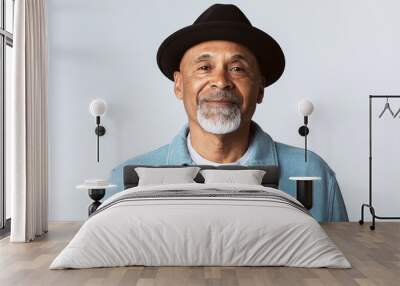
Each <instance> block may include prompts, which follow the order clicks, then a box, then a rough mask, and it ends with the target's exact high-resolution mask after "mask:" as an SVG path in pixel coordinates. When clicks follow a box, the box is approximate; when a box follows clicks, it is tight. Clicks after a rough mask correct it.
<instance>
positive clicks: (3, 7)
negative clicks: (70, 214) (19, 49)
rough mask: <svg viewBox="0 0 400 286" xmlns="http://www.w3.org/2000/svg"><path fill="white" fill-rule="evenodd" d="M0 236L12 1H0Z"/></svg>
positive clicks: (4, 217) (5, 220)
mask: <svg viewBox="0 0 400 286" xmlns="http://www.w3.org/2000/svg"><path fill="white" fill-rule="evenodd" d="M0 26H1V27H0V63H1V67H0V236H2V235H3V234H4V233H5V232H9V226H10V217H11V212H10V194H8V193H6V188H5V168H4V166H5V162H4V161H5V154H6V153H5V139H6V138H5V104H6V102H5V98H6V95H7V94H8V93H10V92H11V68H12V65H13V60H12V47H13V32H14V0H0Z"/></svg>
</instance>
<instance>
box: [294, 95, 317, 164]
mask: <svg viewBox="0 0 400 286" xmlns="http://www.w3.org/2000/svg"><path fill="white" fill-rule="evenodd" d="M297 110H298V112H299V113H300V115H302V116H303V117H304V125H303V126H301V127H300V128H299V134H300V135H301V136H304V161H305V162H307V135H308V133H310V130H309V129H308V127H307V124H308V116H309V115H310V114H311V113H312V112H313V110H314V105H313V104H312V102H311V101H309V100H307V99H303V100H301V101H299V103H298V104H297Z"/></svg>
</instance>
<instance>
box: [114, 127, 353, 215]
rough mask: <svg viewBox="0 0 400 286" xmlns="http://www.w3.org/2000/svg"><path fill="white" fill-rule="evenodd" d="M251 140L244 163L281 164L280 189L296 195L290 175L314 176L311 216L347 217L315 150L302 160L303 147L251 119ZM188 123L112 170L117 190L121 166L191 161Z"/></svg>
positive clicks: (327, 169) (120, 187) (332, 176)
mask: <svg viewBox="0 0 400 286" xmlns="http://www.w3.org/2000/svg"><path fill="white" fill-rule="evenodd" d="M251 126H252V128H253V131H254V132H253V137H252V140H253V141H252V142H251V144H249V148H251V150H249V153H250V154H249V158H248V160H247V161H246V166H252V165H275V166H279V168H280V179H279V189H280V190H282V191H284V192H285V193H287V194H289V195H292V196H294V197H295V196H296V183H295V182H294V181H291V180H289V177H291V176H296V177H302V176H316V177H321V180H318V181H314V194H313V196H314V203H313V208H312V209H311V214H312V216H313V217H314V218H315V219H316V220H318V221H320V222H322V221H348V216H347V211H346V207H345V204H344V201H343V197H342V194H341V191H340V188H339V185H338V182H337V180H336V176H335V173H334V172H333V171H332V169H331V168H330V167H329V166H328V164H327V163H326V162H325V161H324V160H323V159H322V158H321V157H320V156H318V155H317V154H316V153H314V152H312V151H308V154H307V162H305V161H304V149H302V148H297V147H294V146H290V145H286V144H283V143H279V142H275V141H274V140H272V138H271V136H269V135H268V134H267V133H266V132H264V131H263V130H262V129H261V127H260V126H259V125H258V124H257V123H256V122H254V121H251ZM188 132H189V124H188V123H185V125H184V126H183V128H182V129H181V130H180V132H179V133H178V134H177V135H176V136H175V137H174V138H173V140H172V142H171V143H169V144H166V145H163V146H161V147H159V148H157V149H155V150H153V151H150V152H147V153H145V154H142V155H138V156H136V157H134V158H132V159H129V160H126V161H125V162H123V163H121V164H119V165H118V166H117V167H115V168H114V169H113V170H112V173H111V178H110V180H111V182H112V183H113V184H116V185H117V186H118V188H117V190H116V191H122V190H123V167H124V166H125V165H139V164H142V165H183V164H187V165H194V164H195V163H194V162H193V160H192V158H191V156H190V154H189V151H188V148H187V141H186V140H187V135H188Z"/></svg>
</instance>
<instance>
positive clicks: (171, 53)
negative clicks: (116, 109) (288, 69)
mask: <svg viewBox="0 0 400 286" xmlns="http://www.w3.org/2000/svg"><path fill="white" fill-rule="evenodd" d="M157 63H158V66H159V68H160V69H161V71H162V72H163V74H164V75H165V76H167V77H168V78H169V79H171V80H173V81H174V92H175V96H176V97H177V98H178V99H179V100H182V102H183V105H184V108H185V110H186V113H187V116H188V123H186V124H185V125H184V126H183V128H182V129H181V131H180V132H179V134H178V135H176V136H175V137H174V139H173V140H172V142H171V143H170V144H166V145H164V146H161V147H160V148H158V149H156V150H153V151H151V152H148V153H146V154H142V155H139V156H136V157H134V158H132V159H130V160H127V161H125V162H123V163H122V164H120V165H119V166H117V167H116V168H114V169H113V171H112V177H111V180H112V182H113V183H114V184H117V185H118V186H119V190H122V185H123V182H122V173H123V167H124V166H125V165H130V164H132V165H134V164H144V165H245V166H249V165H278V166H279V167H280V173H281V175H280V180H279V188H280V189H281V190H282V191H284V192H286V193H289V194H291V195H295V184H294V183H293V182H291V181H289V177H290V176H319V177H321V178H322V180H320V181H316V182H315V193H314V200H315V202H314V207H313V209H312V211H311V212H312V215H313V216H314V217H315V218H316V219H317V220H319V221H343V220H348V217H347V212H346V208H345V205H344V202H343V198H342V195H341V192H340V189H339V186H338V183H337V181H336V178H335V173H334V172H333V171H332V170H331V169H330V168H329V166H328V165H327V164H326V163H325V162H324V160H323V159H322V158H321V157H319V156H318V155H317V154H315V153H313V152H310V155H309V159H308V162H307V163H305V162H304V157H303V154H304V153H303V152H304V150H302V149H300V148H296V147H293V146H289V145H285V144H282V143H279V142H274V141H273V139H272V138H271V137H270V136H269V135H268V134H267V133H265V132H264V131H263V130H262V129H261V127H260V126H259V125H258V124H257V123H256V122H254V121H253V120H252V117H253V114H254V112H255V110H256V105H257V104H260V103H262V100H263V96H264V88H265V87H267V86H269V85H271V84H272V83H274V82H275V81H277V80H278V79H279V77H280V76H281V74H282V73H283V70H284V66H285V58H284V54H283V52H282V50H281V48H280V46H279V44H278V43H277V42H276V41H275V40H274V39H273V38H272V37H270V36H269V35H268V34H266V33H265V32H263V31H262V30H259V29H257V28H255V27H253V26H252V25H251V23H250V21H249V20H248V19H247V17H246V16H245V15H244V14H243V12H242V11H241V10H240V9H239V8H238V7H236V6H234V5H224V4H215V5H212V6H211V7H209V8H208V9H207V10H206V11H204V12H203V13H202V14H201V15H200V16H199V17H198V18H197V20H196V21H195V22H194V23H193V25H190V26H187V27H185V28H182V29H180V30H179V31H177V32H175V33H173V34H172V35H170V36H169V37H168V38H167V39H165V40H164V42H163V43H162V44H161V46H160V47H159V50H158V53H157Z"/></svg>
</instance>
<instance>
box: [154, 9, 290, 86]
mask: <svg viewBox="0 0 400 286" xmlns="http://www.w3.org/2000/svg"><path fill="white" fill-rule="evenodd" d="M211 40H225V41H232V42H236V43H239V44H242V45H244V46H245V47H247V48H248V49H249V50H250V51H252V53H253V54H254V55H255V56H256V58H257V60H258V63H259V66H260V70H261V73H262V74H263V76H264V77H265V86H269V85H271V84H272V83H274V82H275V81H277V80H278V79H279V77H280V76H281V75H282V73H283V70H284V68H285V56H284V54H283V51H282V49H281V47H280V46H279V44H278V43H277V42H276V41H275V40H274V39H273V38H272V37H271V36H270V35H268V34H267V33H265V32H264V31H262V30H260V29H258V28H256V27H253V26H252V25H251V23H250V21H249V20H248V19H247V17H246V16H245V15H244V13H243V12H242V11H241V10H240V9H239V8H238V7H236V6H235V5H232V4H214V5H212V6H211V7H209V8H208V9H207V10H205V11H204V12H203V13H202V14H201V15H200V16H199V17H198V18H197V19H196V21H194V23H193V24H192V25H190V26H187V27H184V28H182V29H180V30H178V31H176V32H175V33H173V34H171V35H170V36H169V37H168V38H166V39H165V40H164V41H163V42H162V44H161V45H160V47H159V48H158V51H157V64H158V67H159V68H160V70H161V71H162V73H163V74H164V75H165V76H166V77H167V78H169V79H170V80H172V81H173V80H174V76H173V74H174V71H177V70H179V64H180V61H181V59H182V56H183V55H184V53H185V52H186V50H188V49H189V48H190V47H192V46H194V45H196V44H199V43H201V42H205V41H211Z"/></svg>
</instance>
